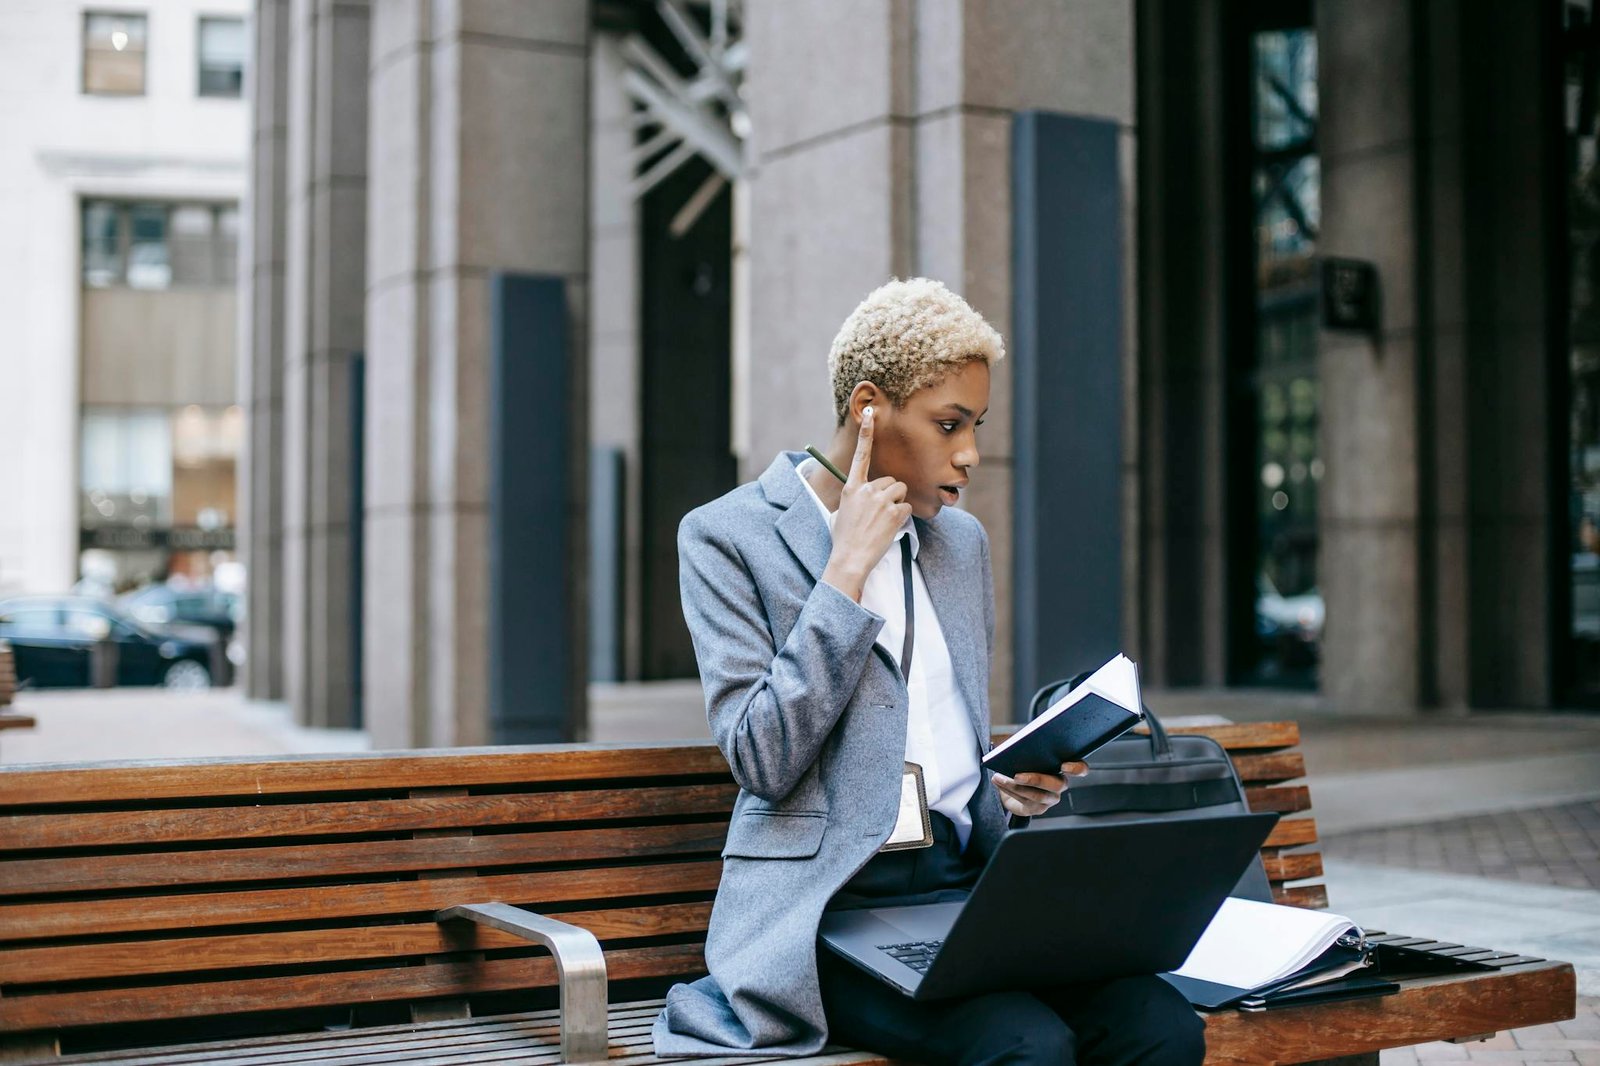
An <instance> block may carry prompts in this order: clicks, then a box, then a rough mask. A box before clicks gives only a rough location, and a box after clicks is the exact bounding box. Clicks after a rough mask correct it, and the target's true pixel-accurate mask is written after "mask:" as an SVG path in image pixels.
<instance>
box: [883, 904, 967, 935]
mask: <svg viewBox="0 0 1600 1066" xmlns="http://www.w3.org/2000/svg"><path fill="white" fill-rule="evenodd" d="M964 906H966V904H964V903H921V904H917V905H915V906H910V907H874V908H872V909H871V910H869V911H868V912H867V913H868V914H871V915H872V916H873V917H874V918H876V919H878V920H879V921H881V922H883V923H885V924H887V925H890V926H893V927H894V930H895V932H897V933H900V934H903V935H904V936H905V938H906V941H907V942H920V941H923V940H943V939H944V937H945V934H947V933H948V932H950V927H951V926H953V925H955V924H956V915H958V914H960V913H961V908H962V907H964Z"/></svg>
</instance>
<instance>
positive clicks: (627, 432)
mask: <svg viewBox="0 0 1600 1066" xmlns="http://www.w3.org/2000/svg"><path fill="white" fill-rule="evenodd" d="M620 40H621V39H620V38H619V37H618V36H617V35H616V34H609V33H601V34H596V35H595V38H594V51H593V65H592V67H591V69H590V86H591V89H590V93H591V96H590V98H591V100H592V101H593V106H592V107H591V108H590V111H591V115H590V124H591V128H590V135H589V136H590V149H591V153H592V157H593V159H592V165H591V166H590V173H591V175H592V183H591V193H592V196H593V203H592V204H591V205H590V211H589V214H590V217H591V223H590V236H589V240H590V253H589V261H590V270H591V271H592V273H593V276H594V311H593V329H592V331H591V338H592V339H591V341H590V345H589V360H590V362H589V373H590V376H591V378H592V379H593V380H594V381H595V382H596V387H595V388H594V389H593V390H592V391H591V393H590V403H589V420H590V425H591V427H592V434H591V435H592V438H593V441H594V444H595V445H596V446H597V447H603V448H605V447H609V448H617V449H620V450H621V452H622V461H623V481H624V491H623V501H624V503H623V552H622V555H623V560H624V563H623V575H622V586H623V588H622V599H623V611H622V617H623V632H622V672H623V677H624V678H637V677H639V676H640V655H641V632H640V629H641V625H640V623H641V620H642V619H643V617H644V589H643V583H642V582H641V581H640V570H641V568H640V566H639V561H640V559H641V558H642V554H641V553H642V552H643V550H644V541H643V529H642V523H641V522H640V517H641V511H640V503H641V501H642V499H643V494H642V489H641V486H640V461H639V431H640V425H639V414H640V406H639V405H640V397H639V380H640V379H639V352H640V347H639V255H640V249H639V209H638V206H637V204H636V203H635V202H634V198H633V193H632V192H631V191H630V189H629V183H628V178H629V175H630V173H631V168H630V167H629V164H628V160H629V159H630V158H631V157H632V155H633V148H634V141H635V129H634V125H633V121H632V115H633V101H632V98H631V97H630V96H629V95H628V93H627V90H626V88H625V87H624V85H623V81H622V72H623V70H624V69H626V63H625V62H624V60H623V58H622V55H621V53H620V51H619V44H620Z"/></svg>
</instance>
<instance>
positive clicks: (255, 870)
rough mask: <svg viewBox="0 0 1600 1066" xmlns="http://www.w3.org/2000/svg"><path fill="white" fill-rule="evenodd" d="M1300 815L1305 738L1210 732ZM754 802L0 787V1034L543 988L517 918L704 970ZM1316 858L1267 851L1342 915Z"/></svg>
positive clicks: (66, 780)
mask: <svg viewBox="0 0 1600 1066" xmlns="http://www.w3.org/2000/svg"><path fill="white" fill-rule="evenodd" d="M1202 731H1204V732H1206V733H1209V734H1210V735H1213V736H1216V737H1218V739H1220V740H1221V741H1222V742H1223V744H1224V746H1226V747H1227V748H1229V750H1230V753H1231V754H1232V756H1233V758H1234V760H1235V764H1236V765H1237V766H1238V768H1239V771H1240V774H1241V777H1242V778H1243V779H1244V780H1245V782H1246V784H1247V787H1248V789H1249V794H1250V800H1251V803H1252V806H1254V807H1256V808H1257V809H1271V810H1283V811H1303V810H1305V809H1307V808H1308V807H1309V805H1310V801H1309V795H1308V793H1307V791H1306V788H1305V786H1304V785H1303V784H1302V785H1291V784H1286V782H1288V781H1290V780H1292V779H1294V778H1297V777H1300V776H1301V775H1302V774H1303V773H1304V763H1303V761H1302V759H1301V756H1300V755H1299V753H1298V752H1294V751H1291V750H1289V749H1290V748H1291V747H1292V746H1293V745H1295V744H1296V743H1298V731H1297V730H1296V728H1295V726H1294V725H1293V724H1292V723H1279V724H1271V725H1251V726H1226V727H1217V728H1209V729H1205V730H1202ZM735 795H736V788H735V786H734V784H733V782H732V779H731V777H730V775H729V772H728V768H727V765H726V763H725V762H724V761H723V759H722V756H721V754H720V753H719V752H718V751H717V749H716V748H715V747H713V746H711V745H709V744H699V745H685V746H678V747H647V746H626V747H615V746H613V747H606V748H598V747H587V746H572V747H540V748H488V749H456V750H446V751H422V752H406V753H397V754H372V755H342V756H293V757H281V758H267V759H258V760H252V761H240V760H236V759H209V760H183V761H171V762H160V763H129V764H103V763H102V764H94V765H86V766H81V767H80V766H48V767H37V768H30V767H8V768H0V1033H12V1034H14V1033H20V1032H37V1031H61V1030H70V1029H73V1028H75V1027H83V1026H92V1025H106V1024H115V1023H126V1022H135V1021H145V1020H158V1019H180V1018H200V1017H204V1016H212V1015H238V1014H244V1013H249V1012H255V1011H274V1010H284V1009H297V1008H309V1007H329V1006H337V1005H359V1004H371V1003H380V1002H402V1001H409V1002H413V1003H416V1002H422V1001H429V1000H437V999H441V998H461V997H469V996H475V995H481V994H485V993H493V992H497V991H507V990H526V989H538V988H549V987H551V986H553V985H554V983H555V972H554V966H553V964H552V962H551V960H550V959H549V957H548V956H547V955H545V954H544V953H543V951H542V950H540V949H537V948H533V947H531V946H530V945H529V944H528V943H527V942H525V941H522V940H519V939H517V938H515V937H513V936H511V935H509V934H504V933H499V932H496V931H494V930H491V929H488V928H485V927H482V926H476V925H469V924H467V923H450V924H448V925H440V924H438V923H437V922H435V921H434V920H433V913H434V912H435V911H436V910H438V909H441V908H444V907H448V906H451V905H454V904H460V903H474V902H488V901H496V900H498V901H503V902H507V903H512V904H515V905H518V906H523V907H527V908H528V909H530V910H534V911H538V912H540V913H546V914H551V915H554V916H557V917H560V918H562V919H563V920H566V921H570V922H573V923H575V924H578V925H581V926H584V927H586V928H588V929H590V930H591V931H592V932H594V934H595V935H596V936H597V937H598V938H599V939H600V940H601V941H602V943H603V944H604V945H605V947H606V951H607V964H608V970H609V973H610V976H611V978H612V979H613V980H627V979H630V978H646V977H669V976H675V975H688V974H694V973H698V972H701V971H702V968H703V959H702V943H703V941H704V936H705V927H706V922H707V920H708V919H709V916H710V911H711V900H712V898H713V895H714V893H715V890H716V886H717V879H718V876H719V873H720V862H719V859H718V853H719V851H720V850H721V847H722V841H723V838H724V835H725V833H726V829H727V824H728V816H729V812H730V809H731V806H732V802H733V799H734V796H735ZM1315 839H1316V831H1315V827H1314V824H1313V823H1312V820H1311V819H1310V818H1286V819H1285V820H1284V821H1283V822H1282V823H1280V825H1279V827H1278V829H1277V831H1276V832H1275V833H1274V835H1273V837H1272V839H1270V840H1269V841H1268V842H1267V846H1266V848H1265V849H1264V857H1265V859H1266V865H1267V871H1268V874H1269V876H1270V877H1271V878H1272V880H1273V881H1274V888H1275V890H1276V891H1277V892H1278V894H1279V898H1280V899H1282V900H1284V901H1286V902H1293V903H1299V904H1302V905H1307V906H1320V905H1325V902H1326V896H1325V894H1324V893H1323V891H1322V888H1321V886H1320V885H1297V886H1289V885H1285V884H1284V882H1286V881H1291V880H1297V879H1303V878H1310V877H1316V876H1318V875H1320V873H1321V861H1320V858H1319V857H1318V856H1317V855H1315V854H1312V853H1306V852H1304V851H1297V852H1295V853H1293V854H1289V853H1287V852H1286V849H1290V848H1297V849H1298V848H1303V847H1304V846H1305V845H1307V844H1311V843H1313V842H1314V841H1315Z"/></svg>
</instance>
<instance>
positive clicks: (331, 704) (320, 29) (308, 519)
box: [283, 0, 370, 726]
mask: <svg viewBox="0 0 1600 1066" xmlns="http://www.w3.org/2000/svg"><path fill="white" fill-rule="evenodd" d="M369 16H370V13H369V11H368V8H367V4H366V2H365V0H293V4H292V6H291V16H290V38H289V70H290V88H289V116H290V121H289V131H288V133H289V145H288V148H289V152H288V156H289V162H288V179H287V180H288V212H287V215H288V221H287V224H288V232H287V237H286V244H287V255H288V258H287V270H286V279H285V284H286V296H285V315H284V317H285V336H286V347H285V356H284V371H283V411H284V417H283V430H284V436H283V441H284V447H283V454H284V482H283V484H284V633H285V638H286V639H285V640H284V681H285V689H286V693H287V696H288V698H289V700H290V702H291V703H292V704H293V706H294V708H295V714H296V717H297V718H298V720H299V721H301V722H303V723H305V724H308V725H314V726H348V725H350V724H352V723H353V714H354V710H355V695H356V694H355V692H354V689H353V686H352V665H353V660H354V657H355V651H354V640H355V634H354V631H353V628H352V621H353V619H352V614H353V612H352V608H353V606H354V605H353V604H352V602H351V596H350V589H351V579H352V565H353V561H352V531H353V526H352V518H353V516H352V514H351V492H352V472H353V471H352V456H351V449H350V432H349V421H350V415H351V410H352V396H351V371H350V357H351V356H352V355H353V354H355V353H358V352H360V351H362V350H363V348H364V347H365V339H364V330H363V311H364V307H365V301H364V299H363V293H364V291H365V285H366V262H365V255H364V249H365V243H366V218H367V187H366V184H367V179H366V173H367V158H366V141H367V79H366V76H365V69H366V56H367V51H368V47H367V37H368V20H369Z"/></svg>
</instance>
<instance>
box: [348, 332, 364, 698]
mask: <svg viewBox="0 0 1600 1066" xmlns="http://www.w3.org/2000/svg"><path fill="white" fill-rule="evenodd" d="M366 426H367V356H366V353H365V352H355V353H353V354H352V355H351V356H350V427H349V433H350V514H351V515H352V516H354V517H353V519H352V521H351V522H350V586H349V592H348V595H349V597H350V644H349V648H350V651H349V655H350V720H349V721H348V722H346V723H344V724H345V726H346V728H349V729H360V728H361V726H362V723H363V722H364V721H365V708H364V706H363V704H362V666H363V662H364V658H363V656H362V654H361V646H362V628H361V627H362V621H363V618H364V617H365V606H366V601H365V600H364V599H363V596H364V595H365V591H364V590H365V585H364V584H363V582H364V581H365V575H366V531H367V523H366V521H365V520H364V516H365V515H366V513H367V503H366V500H367V487H366V486H367V482H366V476H367V460H366V456H367V445H366V441H367V432H366Z"/></svg>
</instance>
